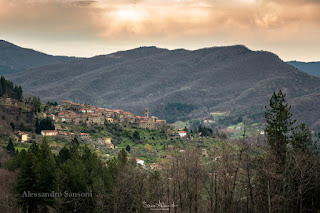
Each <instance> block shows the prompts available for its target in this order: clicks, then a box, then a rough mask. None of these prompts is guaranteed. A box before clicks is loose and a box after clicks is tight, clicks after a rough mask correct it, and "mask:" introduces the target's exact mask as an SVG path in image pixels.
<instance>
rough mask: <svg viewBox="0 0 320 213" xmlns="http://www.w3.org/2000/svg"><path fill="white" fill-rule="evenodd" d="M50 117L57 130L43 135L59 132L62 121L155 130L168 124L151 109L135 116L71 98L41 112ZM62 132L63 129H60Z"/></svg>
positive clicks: (45, 132) (74, 123)
mask: <svg viewBox="0 0 320 213" xmlns="http://www.w3.org/2000/svg"><path fill="white" fill-rule="evenodd" d="M47 117H48V118H50V119H51V120H53V121H54V122H55V127H56V128H55V131H48V130H47V131H45V130H44V131H42V135H44V136H51V135H53V134H54V135H55V134H59V130H62V129H61V128H60V127H61V125H60V124H61V123H66V124H73V125H86V126H88V127H91V126H94V125H103V124H105V123H110V124H114V123H117V124H121V125H130V126H131V127H134V128H141V129H150V130H155V129H158V128H160V127H161V126H164V125H166V121H165V120H160V119H158V118H157V117H155V116H149V109H147V108H146V109H145V113H144V116H143V117H142V116H135V115H134V114H132V113H130V112H126V111H123V110H121V109H115V110H110V109H105V108H101V107H96V106H92V105H88V104H79V103H73V102H72V101H69V100H63V101H61V105H58V106H51V108H50V109H49V110H48V113H43V112H42V113H39V114H38V118H40V119H45V118H47ZM60 133H61V131H60Z"/></svg>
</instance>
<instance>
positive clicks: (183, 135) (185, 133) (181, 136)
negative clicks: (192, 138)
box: [179, 131, 187, 138]
mask: <svg viewBox="0 0 320 213" xmlns="http://www.w3.org/2000/svg"><path fill="white" fill-rule="evenodd" d="M179 136H180V138H183V137H186V136H187V132H186V131H179Z"/></svg>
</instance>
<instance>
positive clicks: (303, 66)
mask: <svg viewBox="0 0 320 213" xmlns="http://www.w3.org/2000/svg"><path fill="white" fill-rule="evenodd" d="M287 63H288V64H290V65H291V66H293V67H295V68H297V69H298V70H301V71H302V72H305V73H308V74H309V75H313V76H316V77H320V61H312V62H302V61H287Z"/></svg>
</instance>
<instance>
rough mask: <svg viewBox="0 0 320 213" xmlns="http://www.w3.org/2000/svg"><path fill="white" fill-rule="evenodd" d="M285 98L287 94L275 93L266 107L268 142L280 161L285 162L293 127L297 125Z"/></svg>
mask: <svg viewBox="0 0 320 213" xmlns="http://www.w3.org/2000/svg"><path fill="white" fill-rule="evenodd" d="M285 97H286V94H284V93H282V91H281V90H280V91H279V92H278V93H275V92H274V93H273V95H272V97H271V99H270V106H269V107H267V106H266V107H265V108H266V112H265V119H266V122H267V126H266V129H265V132H266V136H267V141H268V144H269V145H270V147H271V149H272V150H273V152H274V153H275V155H276V156H277V157H278V159H279V160H280V161H284V158H285V153H286V149H287V144H288V143H289V133H290V132H291V130H292V127H291V126H292V125H293V124H294V123H295V120H292V119H291V117H292V113H291V112H290V109H291V106H289V105H288V103H287V102H286V100H285Z"/></svg>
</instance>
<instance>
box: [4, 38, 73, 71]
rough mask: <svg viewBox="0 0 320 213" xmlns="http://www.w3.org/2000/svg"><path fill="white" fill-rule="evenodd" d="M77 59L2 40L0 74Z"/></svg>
mask: <svg viewBox="0 0 320 213" xmlns="http://www.w3.org/2000/svg"><path fill="white" fill-rule="evenodd" d="M75 59H77V58H75V57H66V56H52V55H47V54H44V53H41V52H37V51H35V50H32V49H26V48H21V47H19V46H16V45H14V44H11V43H9V42H7V41H4V40H0V75H6V74H13V73H17V72H21V71H23V70H27V69H31V68H35V67H40V66H44V65H49V64H57V63H64V62H68V61H72V60H75Z"/></svg>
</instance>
